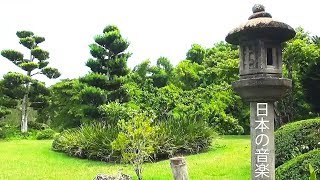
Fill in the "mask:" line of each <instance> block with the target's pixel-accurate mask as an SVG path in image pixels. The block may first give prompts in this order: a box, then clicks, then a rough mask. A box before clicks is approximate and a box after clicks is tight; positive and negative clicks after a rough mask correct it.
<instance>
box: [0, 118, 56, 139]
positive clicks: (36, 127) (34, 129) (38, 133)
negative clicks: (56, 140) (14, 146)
mask: <svg viewBox="0 0 320 180" xmlns="http://www.w3.org/2000/svg"><path fill="white" fill-rule="evenodd" d="M20 129H21V128H20V125H10V124H8V123H5V122H2V123H1V124H0V139H53V137H54V134H56V132H55V131H54V130H52V129H50V128H49V126H48V125H46V124H43V123H38V122H33V121H30V122H29V131H28V132H26V133H21V130H20Z"/></svg>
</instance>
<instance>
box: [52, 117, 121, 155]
mask: <svg viewBox="0 0 320 180" xmlns="http://www.w3.org/2000/svg"><path fill="white" fill-rule="evenodd" d="M117 135H118V129H117V128H116V127H111V126H108V125H104V124H102V123H94V124H91V125H83V126H81V127H80V128H77V129H69V130H66V131H63V132H62V133H61V134H60V135H58V136H57V137H56V138H55V139H54V141H53V143H52V149H53V150H55V151H60V152H65V153H67V154H69V155H71V156H76V157H80V158H88V159H97V160H102V161H116V160H119V158H120V156H119V154H117V153H116V152H113V151H112V147H111V142H112V141H113V140H114V139H116V137H117Z"/></svg>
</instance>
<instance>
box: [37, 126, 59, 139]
mask: <svg viewBox="0 0 320 180" xmlns="http://www.w3.org/2000/svg"><path fill="white" fill-rule="evenodd" d="M55 133H56V132H55V131H54V130H52V129H50V128H48V129H44V130H42V131H39V132H37V135H36V139H38V140H41V139H53V137H54V135H55Z"/></svg>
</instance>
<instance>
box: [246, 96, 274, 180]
mask: <svg viewBox="0 0 320 180" xmlns="http://www.w3.org/2000/svg"><path fill="white" fill-rule="evenodd" d="M262 103H267V114H266V115H264V116H259V115H258V114H257V103H256V102H251V103H250V134H251V169H252V171H251V179H254V180H260V179H261V180H262V179H265V180H274V179H275V155H274V152H275V146H274V107H273V102H266V101H262ZM262 118H263V119H262ZM263 125H264V126H263ZM261 129H262V130H261ZM263 137H264V138H263ZM266 138H268V139H266ZM260 140H261V143H259V142H260ZM257 141H258V143H257ZM267 141H268V142H267Z"/></svg>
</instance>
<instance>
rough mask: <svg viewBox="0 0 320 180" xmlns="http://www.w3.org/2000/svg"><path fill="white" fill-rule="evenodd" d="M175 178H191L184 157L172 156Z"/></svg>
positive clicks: (184, 179) (171, 163)
mask: <svg viewBox="0 0 320 180" xmlns="http://www.w3.org/2000/svg"><path fill="white" fill-rule="evenodd" d="M170 165H171V169H172V174H173V179H174V180H189V176H188V168H187V163H186V160H185V159H184V157H174V158H170Z"/></svg>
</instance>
